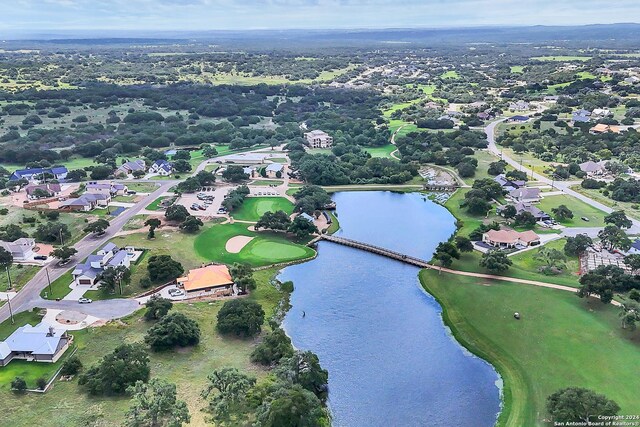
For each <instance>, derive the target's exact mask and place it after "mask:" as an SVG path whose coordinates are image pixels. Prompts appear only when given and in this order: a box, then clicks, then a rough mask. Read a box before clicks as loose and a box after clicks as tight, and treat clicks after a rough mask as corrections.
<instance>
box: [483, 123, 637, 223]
mask: <svg viewBox="0 0 640 427" xmlns="http://www.w3.org/2000/svg"><path fill="white" fill-rule="evenodd" d="M504 120H505V119H500V120H496V121H494V122H491V123H490V124H489V125H488V126H487V127H486V128H485V132H486V134H487V141H489V146H488V148H489V151H491V152H492V153H494V154H496V155H497V156H498V157H501V158H502V160H504V161H505V162H507V163H508V164H509V165H511V166H512V167H514V168H515V169H517V170H522V171H523V172H525V173H526V174H527V175H528V176H533V178H534V179H536V180H537V181H540V182H543V183H545V184H548V185H552V186H553V187H554V188H555V189H557V190H559V191H562V192H563V193H564V194H567V195H569V196H573V197H575V198H577V199H579V200H581V201H583V202H584V203H586V204H588V205H591V206H593V207H594V208H596V209H600V210H601V211H603V212H606V213H611V212H613V209H612V208H610V207H609V206H606V205H604V204H602V203H600V202H597V201H595V200H593V199H591V198H589V197H587V196H585V195H584V194H580V193H578V192H577V191H574V190H572V189H571V188H569V187H571V186H572V185H575V182H571V181H553V180H551V179H549V178H547V177H546V176H543V175H540V174H539V173H537V172H534V171H532V170H531V169H529V168H527V167H525V166H522V165H521V164H520V162H518V161H516V160H515V159H512V158H511V157H509V156H507V155H506V154H504V153H501V151H500V149H499V148H498V146H497V145H496V138H495V131H496V126H498V124H500V123H502V122H503V121H504ZM630 219H631V221H632V222H633V227H631V229H630V230H629V233H632V234H638V233H640V221H638V220H635V219H633V218H630Z"/></svg>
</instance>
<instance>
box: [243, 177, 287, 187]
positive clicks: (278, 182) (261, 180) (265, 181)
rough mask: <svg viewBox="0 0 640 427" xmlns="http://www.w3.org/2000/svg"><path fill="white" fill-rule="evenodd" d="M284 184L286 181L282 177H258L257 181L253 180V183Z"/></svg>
mask: <svg viewBox="0 0 640 427" xmlns="http://www.w3.org/2000/svg"><path fill="white" fill-rule="evenodd" d="M282 184H284V181H282V180H281V179H258V180H255V181H251V185H261V186H262V185H266V186H269V185H282Z"/></svg>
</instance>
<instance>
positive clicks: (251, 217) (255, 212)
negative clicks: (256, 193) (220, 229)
mask: <svg viewBox="0 0 640 427" xmlns="http://www.w3.org/2000/svg"><path fill="white" fill-rule="evenodd" d="M276 211H284V212H286V213H287V214H289V215H291V213H292V212H293V203H291V202H290V201H289V200H287V199H285V198H284V197H248V198H246V199H245V201H244V203H243V204H242V206H241V207H240V208H239V209H237V210H235V211H234V212H233V213H232V215H233V217H234V218H235V219H239V220H242V221H258V220H259V219H260V217H261V216H262V215H264V214H265V213H266V212H276Z"/></svg>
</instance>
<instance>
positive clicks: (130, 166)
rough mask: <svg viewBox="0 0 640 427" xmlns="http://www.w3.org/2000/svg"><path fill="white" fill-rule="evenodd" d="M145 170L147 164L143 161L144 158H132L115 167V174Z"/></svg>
mask: <svg viewBox="0 0 640 427" xmlns="http://www.w3.org/2000/svg"><path fill="white" fill-rule="evenodd" d="M146 170H147V165H146V164H145V163H144V160H142V159H138V160H132V161H129V162H126V163H123V164H122V165H121V166H120V167H119V168H118V169H116V173H115V174H116V176H119V175H124V176H126V175H131V174H132V173H134V172H137V171H142V172H145V171H146Z"/></svg>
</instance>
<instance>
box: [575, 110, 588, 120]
mask: <svg viewBox="0 0 640 427" xmlns="http://www.w3.org/2000/svg"><path fill="white" fill-rule="evenodd" d="M571 121H572V122H573V123H589V121H591V112H589V111H587V110H578V111H574V112H573V115H572V117H571Z"/></svg>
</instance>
